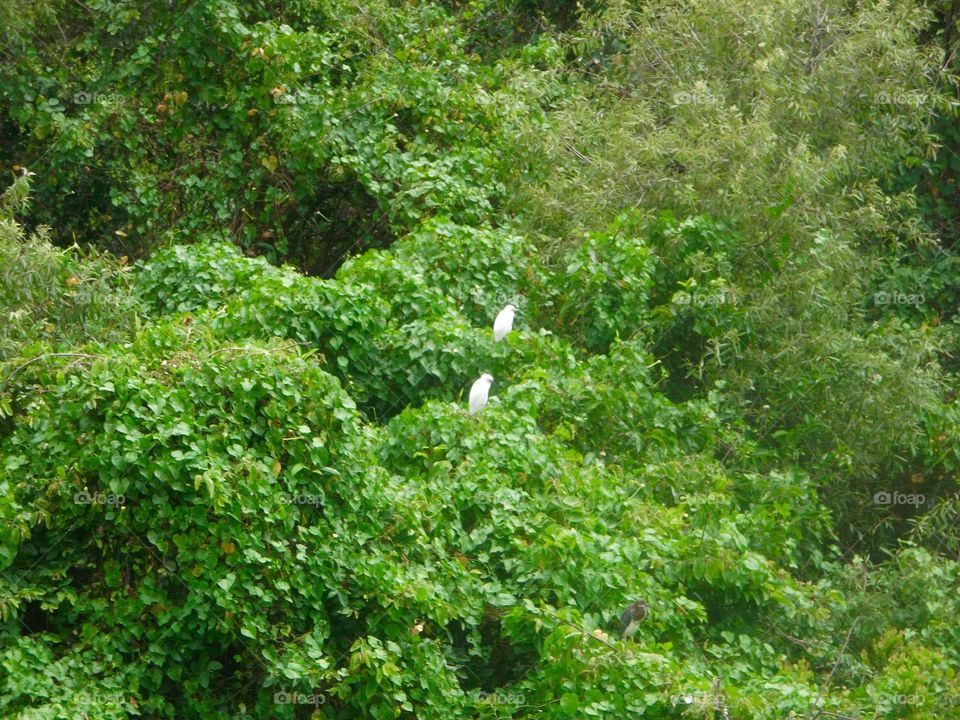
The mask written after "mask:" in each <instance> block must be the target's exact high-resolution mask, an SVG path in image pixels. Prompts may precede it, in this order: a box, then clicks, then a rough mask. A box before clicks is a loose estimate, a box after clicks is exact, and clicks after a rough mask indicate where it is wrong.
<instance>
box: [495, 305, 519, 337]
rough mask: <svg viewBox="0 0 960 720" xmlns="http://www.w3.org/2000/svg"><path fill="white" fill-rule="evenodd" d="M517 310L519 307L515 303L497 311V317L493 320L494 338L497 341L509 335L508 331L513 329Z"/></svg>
mask: <svg viewBox="0 0 960 720" xmlns="http://www.w3.org/2000/svg"><path fill="white" fill-rule="evenodd" d="M516 311H517V309H516V308H515V307H514V306H513V305H507V306H506V307H505V308H503V310H501V311H500V312H498V313H497V319H496V320H494V321H493V339H494V341H495V342H500V341H501V340H503V339H504V338H505V337H506V336H507V333H509V332H510V331H511V330H513V315H514V313H515V312H516Z"/></svg>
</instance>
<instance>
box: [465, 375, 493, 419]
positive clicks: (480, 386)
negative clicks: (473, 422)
mask: <svg viewBox="0 0 960 720" xmlns="http://www.w3.org/2000/svg"><path fill="white" fill-rule="evenodd" d="M492 384H493V375H490V374H489V373H484V374H483V375H481V376H480V377H479V378H477V379H476V381H475V382H474V383H473V385H472V386H471V387H470V414H471V415H476V414H477V413H478V412H480V411H481V410H483V409H484V408H485V407H486V406H487V399H488V398H489V396H490V386H491V385H492Z"/></svg>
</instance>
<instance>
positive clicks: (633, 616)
mask: <svg viewBox="0 0 960 720" xmlns="http://www.w3.org/2000/svg"><path fill="white" fill-rule="evenodd" d="M649 610H650V608H648V607H647V604H646V603H645V602H644V601H643V600H637V601H636V602H635V603H631V604H630V605H628V606H627V609H626V610H624V611H623V612H622V613H621V614H620V637H622V638H623V639H624V640H626V639H627V638H629V637H631V636H632V635H633V634H634V633H635V632H636V631H637V628H638V627H640V623H641V622H642V621H643V619H644V618H645V617H646V616H647V613H648V612H649Z"/></svg>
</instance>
